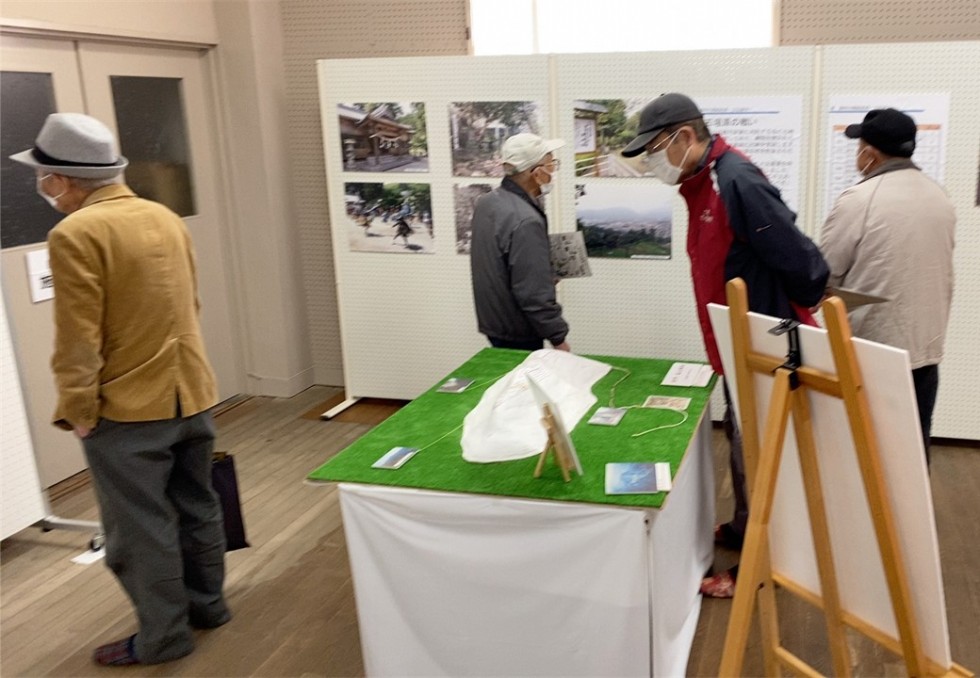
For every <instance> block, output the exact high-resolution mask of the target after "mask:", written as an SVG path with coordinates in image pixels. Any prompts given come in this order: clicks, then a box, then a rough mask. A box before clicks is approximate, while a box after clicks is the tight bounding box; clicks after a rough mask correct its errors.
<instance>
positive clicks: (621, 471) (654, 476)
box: [606, 461, 671, 494]
mask: <svg viewBox="0 0 980 678" xmlns="http://www.w3.org/2000/svg"><path fill="white" fill-rule="evenodd" d="M670 488H671V480H670V464H668V463H667V462H665V461H658V462H624V463H615V464H606V494H655V493H657V492H668V491H669V490H670Z"/></svg>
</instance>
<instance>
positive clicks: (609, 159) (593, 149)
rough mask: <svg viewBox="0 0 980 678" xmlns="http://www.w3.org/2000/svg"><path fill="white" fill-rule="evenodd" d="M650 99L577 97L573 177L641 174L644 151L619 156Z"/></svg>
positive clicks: (634, 175) (636, 175) (575, 102)
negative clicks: (633, 154) (632, 155)
mask: <svg viewBox="0 0 980 678" xmlns="http://www.w3.org/2000/svg"><path fill="white" fill-rule="evenodd" d="M648 102H649V99H578V100H576V101H574V102H573V106H574V116H575V140H574V149H575V176H577V177H642V176H643V175H644V174H645V173H646V171H647V170H646V165H645V164H644V160H643V154H640V155H639V156H637V157H635V158H624V157H623V156H622V155H620V151H622V150H623V149H624V148H625V147H626V145H627V144H628V143H629V142H630V141H632V140H633V137H635V136H636V131H637V121H638V120H639V117H640V110H641V109H642V108H643V107H644V106H645V105H646V104H647V103H648Z"/></svg>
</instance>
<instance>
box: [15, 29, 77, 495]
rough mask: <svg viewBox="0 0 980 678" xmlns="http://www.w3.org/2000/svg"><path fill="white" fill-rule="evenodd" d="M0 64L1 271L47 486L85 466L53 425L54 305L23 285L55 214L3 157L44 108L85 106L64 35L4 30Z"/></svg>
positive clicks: (31, 131) (32, 132)
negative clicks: (58, 37) (29, 34)
mask: <svg viewBox="0 0 980 678" xmlns="http://www.w3.org/2000/svg"><path fill="white" fill-rule="evenodd" d="M0 64H2V70H3V74H2V75H0V78H2V80H3V92H2V95H0V128H2V134H0V136H2V147H3V149H2V158H0V168H2V177H0V193H2V196H3V208H2V214H0V234H2V241H3V249H2V252H0V272H2V280H3V295H4V299H5V302H6V307H7V314H8V323H9V326H10V330H11V338H12V340H13V344H14V352H15V355H16V356H17V363H18V366H19V368H20V378H21V382H22V384H21V385H22V389H23V394H24V405H25V409H26V412H27V419H28V425H29V428H30V431H31V438H32V440H33V443H34V452H35V456H36V458H37V467H38V476H39V477H40V480H41V485H42V487H49V486H51V485H53V484H54V483H56V482H58V481H59V480H63V479H65V478H67V477H69V476H72V475H74V474H76V473H78V472H79V471H81V470H83V469H84V468H85V467H86V463H85V457H84V455H83V453H82V446H81V444H80V443H79V442H78V439H77V438H75V436H74V435H72V434H70V433H66V432H65V431H62V430H60V429H57V428H55V427H54V426H52V425H51V415H53V414H54V408H55V405H56V403H57V392H56V391H55V387H54V379H53V378H52V376H51V368H50V360H51V349H52V348H53V346H54V319H53V317H52V314H53V309H52V304H51V302H50V301H42V302H39V303H36V304H35V303H33V302H32V301H31V294H30V291H29V288H28V277H27V255H28V252H33V251H35V250H44V249H46V245H45V239H46V238H47V232H48V230H49V229H51V228H52V227H53V226H54V225H55V224H56V223H57V222H58V221H59V220H60V219H61V215H59V214H58V213H57V212H55V211H54V210H53V209H51V208H50V207H48V205H47V204H46V203H45V202H44V201H43V200H42V199H41V198H40V197H38V195H37V194H36V193H35V186H34V172H32V171H31V170H30V169H28V168H26V167H24V166H23V165H20V164H18V163H15V162H13V161H12V160H10V159H8V157H7V156H8V155H9V154H10V153H16V152H18V151H22V150H24V149H25V148H30V147H31V146H32V145H33V144H34V139H35V138H36V137H37V133H38V131H39V130H40V129H41V125H42V124H44V119H45V118H46V117H47V115H48V114H49V113H55V112H57V111H84V110H85V102H84V98H83V96H82V86H81V81H80V80H79V78H78V59H77V57H76V56H75V45H74V44H73V43H72V42H70V41H67V40H41V39H36V38H21V37H11V36H7V35H5V36H3V40H2V42H0ZM6 407H7V406H6V404H4V409H6ZM0 454H3V451H2V450H0Z"/></svg>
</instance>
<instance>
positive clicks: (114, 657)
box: [92, 634, 140, 666]
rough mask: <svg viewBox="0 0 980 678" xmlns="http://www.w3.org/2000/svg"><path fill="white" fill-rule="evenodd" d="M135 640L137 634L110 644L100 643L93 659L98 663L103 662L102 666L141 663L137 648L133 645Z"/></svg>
mask: <svg viewBox="0 0 980 678" xmlns="http://www.w3.org/2000/svg"><path fill="white" fill-rule="evenodd" d="M135 642H136V635H135V634H134V635H132V636H130V637H129V638H123V639H122V640H117V641H116V642H114V643H109V644H108V645H100V646H99V647H97V648H95V653H94V654H93V655H92V659H94V660H95V663H96V664H101V665H102V666H128V665H129V664H139V663H140V660H139V659H137V658H136V649H135V648H134V647H133V645H134V644H135Z"/></svg>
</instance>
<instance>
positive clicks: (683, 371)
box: [660, 363, 714, 386]
mask: <svg viewBox="0 0 980 678" xmlns="http://www.w3.org/2000/svg"><path fill="white" fill-rule="evenodd" d="M712 374H714V370H712V369H711V365H704V364H702V363H674V364H673V365H671V366H670V369H669V370H667V374H666V376H664V379H663V381H661V382H660V384H661V385H662V386H707V385H708V382H709V381H711V375H712Z"/></svg>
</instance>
